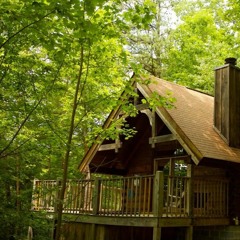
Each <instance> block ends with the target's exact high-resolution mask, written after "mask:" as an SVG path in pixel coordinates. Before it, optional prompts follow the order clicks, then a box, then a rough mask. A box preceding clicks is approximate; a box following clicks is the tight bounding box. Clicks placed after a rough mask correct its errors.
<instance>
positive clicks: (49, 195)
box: [32, 171, 229, 226]
mask: <svg viewBox="0 0 240 240" xmlns="http://www.w3.org/2000/svg"><path fill="white" fill-rule="evenodd" d="M60 185H61V182H60V181H53V180H34V191H33V198H32V210H34V211H46V212H48V213H52V214H54V213H55V212H57V209H56V206H57V199H58V194H59V187H60ZM228 189H229V182H228V180H226V179H220V178H219V179H216V178H214V179H204V178H200V177H198V178H190V177H177V176H174V177H171V176H164V174H163V172H161V171H158V172H156V174H155V175H149V176H133V177H119V178H105V179H102V178H96V179H94V180H93V179H90V180H69V181H68V182H67V189H66V192H65V198H64V203H63V204H64V210H63V213H64V214H65V215H66V216H68V217H67V218H68V219H75V221H81V222H92V223H94V222H95V223H97V222H98V221H99V220H97V219H98V217H101V222H102V223H104V222H105V224H114V225H125V226H127V221H129V219H132V221H135V223H134V224H135V225H137V226H141V225H142V224H144V225H143V226H147V225H149V226H156V224H157V225H159V224H160V225H169V226H175V225H177V226H178V225H179V224H180V225H181V224H182V225H184V226H189V225H190V224H192V222H191V221H189V220H190V219H194V223H195V224H196V225H223V224H227V222H228V202H229V199H228ZM76 216H88V218H84V217H81V220H77V219H78V218H77V217H76ZM112 217H114V218H112ZM84 219H85V220H84ZM113 219H117V221H113ZM140 219H141V221H139V220H140ZM144 219H145V220H144ZM143 220H144V221H143ZM108 221H110V222H108ZM107 222H108V223H107ZM131 224H132V223H131Z"/></svg>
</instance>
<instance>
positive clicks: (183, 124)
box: [79, 77, 240, 171]
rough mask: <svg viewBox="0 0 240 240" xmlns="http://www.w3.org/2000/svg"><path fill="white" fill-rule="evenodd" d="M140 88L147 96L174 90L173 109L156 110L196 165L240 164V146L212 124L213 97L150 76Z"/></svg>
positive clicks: (87, 156) (90, 155) (90, 152)
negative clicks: (210, 161) (211, 162)
mask: <svg viewBox="0 0 240 240" xmlns="http://www.w3.org/2000/svg"><path fill="white" fill-rule="evenodd" d="M137 88H138V90H139V91H140V92H141V94H142V95H143V96H144V97H145V98H148V97H150V96H151V95H152V93H153V92H156V93H158V94H159V95H161V96H165V95H166V94H167V93H169V92H171V94H172V97H174V98H175V99H176V101H175V102H174V108H171V109H168V108H164V107H158V108H157V109H156V113H157V114H158V115H159V117H160V118H161V119H162V121H163V122H164V123H165V125H166V126H167V127H168V128H169V130H170V131H171V132H172V134H174V135H175V137H176V139H177V140H178V141H179V143H180V144H181V145H182V147H183V148H184V149H185V151H186V152H187V153H188V154H189V155H191V157H192V159H193V161H194V162H195V163H196V164H199V163H200V161H201V160H203V159H206V160H207V159H216V160H223V161H229V162H236V163H240V149H236V148H231V147H229V146H228V145H227V144H226V143H225V142H224V140H223V139H222V138H221V137H220V135H219V134H218V133H217V132H216V131H215V129H214V127H213V112H214V109H213V108H214V98H213V97H212V96H209V95H207V94H204V93H201V92H198V91H195V90H191V89H189V88H186V87H184V86H180V85H178V84H175V83H173V82H168V81H165V80H162V79H159V78H155V77H151V83H150V84H149V85H144V84H140V83H137ZM119 113H120V107H119V108H117V109H116V110H114V111H112V112H111V113H110V115H109V117H108V119H107V120H106V122H105V124H104V126H103V127H104V128H107V127H108V126H109V124H111V122H112V120H114V119H116V118H117V117H118V114H119ZM100 146H101V143H99V142H98V143H97V142H96V143H94V144H93V145H92V147H91V148H90V149H89V150H88V151H87V153H86V154H85V156H84V158H83V160H82V162H81V163H80V165H79V169H80V171H83V170H84V169H85V168H86V166H87V165H88V164H89V163H90V162H91V160H92V159H93V157H94V155H95V154H96V152H97V151H98V149H99V148H100Z"/></svg>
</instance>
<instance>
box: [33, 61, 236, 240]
mask: <svg viewBox="0 0 240 240" xmlns="http://www.w3.org/2000/svg"><path fill="white" fill-rule="evenodd" d="M215 77H216V80H215V98H214V97H212V96H209V95H207V94H204V93H201V92H198V91H194V90H192V89H189V88H186V87H183V86H180V85H177V84H175V83H172V82H168V81H164V80H162V79H158V78H154V77H151V83H150V84H148V85H144V84H141V83H138V82H137V83H136V84H135V87H136V92H137V93H138V98H136V99H129V101H131V102H132V104H134V105H135V106H136V108H137V109H138V114H137V116H136V117H127V118H126V123H125V127H128V128H132V129H134V130H135V131H136V133H135V134H134V135H133V136H132V137H131V138H129V139H125V138H124V136H119V138H118V139H117V140H106V139H105V140H102V141H99V139H98V141H96V143H94V144H93V145H92V147H91V148H90V149H89V150H88V151H87V153H86V154H85V156H84V158H83V159H82V161H81V162H80V165H79V170H80V171H82V172H87V171H90V173H91V174H93V173H94V174H98V175H97V176H101V177H96V175H95V177H93V178H90V179H85V180H78V181H70V180H69V181H68V183H67V190H66V193H65V194H66V196H65V200H64V225H63V234H62V239H66V240H72V239H80V240H89V239H91V240H94V239H96V240H123V239H124V240H125V239H129V240H135V239H138V240H146V239H153V240H183V239H184V240H185V239H186V240H192V239H194V240H210V239H211V240H222V239H230V240H231V239H238V238H237V237H236V236H238V237H239V236H240V235H238V234H239V232H240V229H239V228H238V226H237V225H238V217H240V204H239V203H240V188H239V186H240V178H239V176H240V94H239V93H240V68H238V67H237V66H236V65H235V61H232V59H226V63H225V65H223V66H221V67H219V68H216V69H215ZM169 93H171V97H173V98H175V99H176V101H175V102H174V107H172V108H168V107H166V105H165V107H161V106H160V107H156V109H154V110H151V109H150V108H149V104H146V103H145V101H142V99H145V100H146V102H148V99H149V97H151V96H152V94H158V95H159V96H167V95H168V94H169ZM143 102H144V104H143ZM166 104H168V102H167V101H166ZM120 116H121V107H120V106H119V108H117V109H115V110H113V111H112V112H111V113H110V115H109V117H108V119H107V120H106V122H105V124H104V126H103V127H104V128H108V127H109V126H110V125H111V124H112V122H113V121H115V120H117V119H118V118H119V117H120ZM58 184H60V183H59V182H57V181H39V180H35V182H34V189H35V191H34V196H33V210H36V211H38V210H46V211H48V212H49V213H54V212H55V210H56V208H55V202H56V201H55V200H56V196H57V194H58V191H57V189H58ZM227 236H229V238H228V237H227ZM234 237H235V238H234Z"/></svg>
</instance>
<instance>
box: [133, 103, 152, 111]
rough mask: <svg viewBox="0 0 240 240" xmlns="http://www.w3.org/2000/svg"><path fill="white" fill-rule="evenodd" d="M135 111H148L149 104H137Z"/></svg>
mask: <svg viewBox="0 0 240 240" xmlns="http://www.w3.org/2000/svg"><path fill="white" fill-rule="evenodd" d="M136 109H137V110H138V111H142V110H146V109H149V104H148V103H142V104H137V105H136Z"/></svg>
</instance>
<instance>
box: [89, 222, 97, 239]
mask: <svg viewBox="0 0 240 240" xmlns="http://www.w3.org/2000/svg"><path fill="white" fill-rule="evenodd" d="M95 232H96V224H95V223H92V224H91V232H90V236H89V240H95V239H96V238H95Z"/></svg>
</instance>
